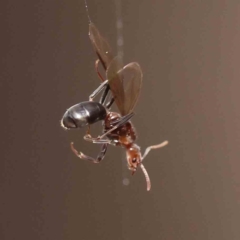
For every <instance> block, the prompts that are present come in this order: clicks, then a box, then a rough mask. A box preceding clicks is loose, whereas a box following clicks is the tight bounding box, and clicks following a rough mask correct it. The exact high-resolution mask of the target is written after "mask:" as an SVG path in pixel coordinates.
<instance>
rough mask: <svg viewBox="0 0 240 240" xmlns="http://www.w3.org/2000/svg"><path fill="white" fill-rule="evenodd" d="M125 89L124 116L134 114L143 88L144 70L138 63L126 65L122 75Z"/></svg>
mask: <svg viewBox="0 0 240 240" xmlns="http://www.w3.org/2000/svg"><path fill="white" fill-rule="evenodd" d="M121 76H122V83H123V89H124V110H123V115H126V114H128V113H131V112H133V109H134V107H135V106H136V103H137V101H138V98H139V95H140V91H141V87H142V70H141V67H140V65H139V64H138V63H136V62H132V63H129V64H128V65H126V66H125V67H124V68H123V70H122V73H121Z"/></svg>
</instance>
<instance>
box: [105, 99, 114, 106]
mask: <svg viewBox="0 0 240 240" xmlns="http://www.w3.org/2000/svg"><path fill="white" fill-rule="evenodd" d="M113 103H114V97H112V98H111V100H110V101H109V102H108V103H107V104H106V108H107V109H110V107H111V106H112V104H113Z"/></svg>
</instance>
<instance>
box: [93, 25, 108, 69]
mask: <svg viewBox="0 0 240 240" xmlns="http://www.w3.org/2000/svg"><path fill="white" fill-rule="evenodd" d="M89 38H90V40H91V42H92V45H93V47H94V49H95V51H96V53H97V55H98V58H99V59H100V61H101V63H102V65H103V67H104V68H105V70H107V68H108V66H109V64H110V62H111V61H112V59H113V57H112V53H111V49H110V46H109V45H108V43H107V41H106V40H105V39H104V38H103V37H102V36H101V34H100V32H99V31H98V29H97V27H96V26H95V25H94V24H93V23H90V24H89Z"/></svg>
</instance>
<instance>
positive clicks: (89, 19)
mask: <svg viewBox="0 0 240 240" xmlns="http://www.w3.org/2000/svg"><path fill="white" fill-rule="evenodd" d="M84 2H85V8H86V13H87V17H88V22H89V24H90V23H92V21H91V18H90V15H89V11H88V5H87V0H84Z"/></svg>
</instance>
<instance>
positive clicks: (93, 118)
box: [61, 101, 107, 129]
mask: <svg viewBox="0 0 240 240" xmlns="http://www.w3.org/2000/svg"><path fill="white" fill-rule="evenodd" d="M106 116H107V111H106V109H105V107H104V106H103V105H102V104H100V103H98V102H90V101H88V102H81V103H78V104H76V105H74V106H72V107H70V108H69V109H68V110H67V111H66V112H65V114H64V115H63V118H62V121H61V123H62V126H63V127H65V128H68V129H69V128H81V127H85V126H87V125H90V124H93V123H95V122H98V121H101V120H104V119H105V117H106Z"/></svg>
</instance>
